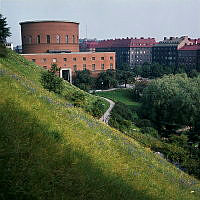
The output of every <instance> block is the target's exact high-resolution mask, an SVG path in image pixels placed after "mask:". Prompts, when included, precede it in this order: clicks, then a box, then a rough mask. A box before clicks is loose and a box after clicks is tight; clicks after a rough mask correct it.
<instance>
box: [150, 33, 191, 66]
mask: <svg viewBox="0 0 200 200" xmlns="http://www.w3.org/2000/svg"><path fill="white" fill-rule="evenodd" d="M190 44H193V42H192V41H190V40H189V38H188V37H187V36H183V37H180V38H178V37H170V38H169V39H168V38H166V37H165V38H164V40H163V41H160V42H159V43H157V44H155V45H154V46H153V48H152V61H153V62H156V63H159V64H162V65H167V66H169V65H178V50H179V49H181V48H182V47H183V46H185V45H190Z"/></svg>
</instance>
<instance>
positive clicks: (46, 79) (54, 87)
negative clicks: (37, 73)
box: [41, 64, 64, 94]
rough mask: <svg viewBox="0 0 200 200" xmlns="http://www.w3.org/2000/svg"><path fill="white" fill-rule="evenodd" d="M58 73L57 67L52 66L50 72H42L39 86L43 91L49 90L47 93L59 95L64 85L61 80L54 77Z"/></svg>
mask: <svg viewBox="0 0 200 200" xmlns="http://www.w3.org/2000/svg"><path fill="white" fill-rule="evenodd" d="M58 71H59V69H58V68H57V65H56V64H53V65H52V67H51V69H50V70H48V71H45V72H42V75H41V84H42V86H43V87H44V88H45V89H47V90H49V92H55V93H57V94H61V93H62V90H63V88H64V85H63V80H62V79H61V78H60V77H58V76H57V75H56V72H58Z"/></svg>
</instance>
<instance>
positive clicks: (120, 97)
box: [96, 89, 140, 109]
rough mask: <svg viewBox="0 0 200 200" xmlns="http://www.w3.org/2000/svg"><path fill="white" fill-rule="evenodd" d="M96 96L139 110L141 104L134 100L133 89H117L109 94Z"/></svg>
mask: <svg viewBox="0 0 200 200" xmlns="http://www.w3.org/2000/svg"><path fill="white" fill-rule="evenodd" d="M96 94H97V95H98V96H102V97H105V98H108V99H111V100H112V101H114V102H121V103H124V104H126V105H128V106H129V107H130V108H133V109H137V108H138V107H139V106H140V103H138V102H136V101H134V100H133V97H132V89H117V90H113V91H107V92H97V93H96Z"/></svg>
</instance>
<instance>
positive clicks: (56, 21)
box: [19, 20, 79, 25]
mask: <svg viewBox="0 0 200 200" xmlns="http://www.w3.org/2000/svg"><path fill="white" fill-rule="evenodd" d="M49 22H55V23H74V24H79V23H78V22H72V21H66V20H35V21H25V22H20V23H19V24H20V25H21V24H30V23H49Z"/></svg>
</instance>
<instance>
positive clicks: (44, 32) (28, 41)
mask: <svg viewBox="0 0 200 200" xmlns="http://www.w3.org/2000/svg"><path fill="white" fill-rule="evenodd" d="M20 25H21V37H22V51H23V54H22V55H23V56H24V57H25V58H27V59H28V60H30V61H33V62H35V63H36V64H37V65H39V66H41V67H43V68H45V69H50V68H51V65H52V64H53V63H55V64H57V65H58V67H60V68H61V71H60V77H62V78H64V79H65V80H68V81H70V82H71V81H72V76H73V74H74V73H75V71H77V70H86V69H87V70H90V71H91V72H92V74H93V75H94V76H96V75H97V74H98V73H99V72H102V71H105V70H107V69H115V53H113V52H101V53H94V52H79V23H76V22H69V21H28V22H21V23H20Z"/></svg>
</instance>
